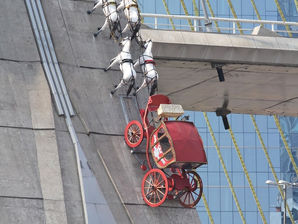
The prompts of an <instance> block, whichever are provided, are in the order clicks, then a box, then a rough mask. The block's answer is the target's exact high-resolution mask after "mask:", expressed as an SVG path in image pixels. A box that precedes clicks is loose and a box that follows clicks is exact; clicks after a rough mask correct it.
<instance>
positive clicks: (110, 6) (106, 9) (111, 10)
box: [87, 0, 121, 39]
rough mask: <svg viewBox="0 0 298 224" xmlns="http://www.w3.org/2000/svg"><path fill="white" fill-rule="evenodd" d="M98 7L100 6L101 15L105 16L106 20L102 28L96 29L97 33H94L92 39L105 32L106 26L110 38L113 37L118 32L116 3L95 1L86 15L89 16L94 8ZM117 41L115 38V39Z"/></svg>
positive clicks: (107, 0) (109, 0) (118, 21)
mask: <svg viewBox="0 0 298 224" xmlns="http://www.w3.org/2000/svg"><path fill="white" fill-rule="evenodd" d="M99 6H102V10H103V13H104V14H105V16H106V20H105V22H104V24H103V26H102V27H98V31H97V32H96V33H94V34H93V35H94V37H97V35H98V34H99V33H100V32H101V31H103V30H105V29H106V28H107V26H109V27H110V30H111V36H112V35H115V32H116V31H117V29H118V31H119V32H121V31H120V19H119V15H118V11H117V2H116V0H96V1H95V3H94V7H93V8H92V9H91V10H88V11H87V13H88V14H89V15H90V14H91V13H93V12H94V10H95V9H96V8H98V7H99ZM115 38H116V39H118V38H117V37H115Z"/></svg>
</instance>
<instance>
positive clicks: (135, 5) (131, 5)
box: [125, 4, 139, 10]
mask: <svg viewBox="0 0 298 224" xmlns="http://www.w3.org/2000/svg"><path fill="white" fill-rule="evenodd" d="M130 7H136V8H137V9H139V6H138V4H130V5H127V6H125V8H126V9H127V10H129V8H130Z"/></svg>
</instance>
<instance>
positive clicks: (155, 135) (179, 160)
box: [125, 95, 207, 208]
mask: <svg viewBox="0 0 298 224" xmlns="http://www.w3.org/2000/svg"><path fill="white" fill-rule="evenodd" d="M161 105H169V106H168V107H164V108H171V105H172V106H173V104H171V102H170V100H169V98H168V97H167V96H164V95H153V96H150V97H149V99H148V103H147V106H146V108H145V110H144V109H141V110H140V114H141V117H142V124H141V123H140V122H139V121H136V120H134V121H131V122H130V123H129V124H128V125H127V127H126V129H125V141H126V143H127V145H128V146H130V147H131V148H134V147H138V146H139V145H140V144H141V142H142V140H143V139H146V160H147V166H148V168H149V171H148V172H147V173H146V174H145V176H144V178H143V182H142V195H143V199H144V201H145V202H146V203H147V204H148V205H149V206H151V207H157V206H160V205H161V204H162V203H163V202H164V201H165V199H166V198H168V199H175V198H177V199H179V202H180V204H181V205H182V206H184V207H188V208H191V207H193V206H195V205H196V204H197V203H198V202H199V200H200V198H201V196H202V190H203V184H202V180H201V178H200V176H199V175H198V174H197V173H196V172H195V171H194V169H196V168H198V167H199V166H201V165H203V164H207V158H206V154H205V151H204V146H203V142H202V139H201V137H200V135H199V133H198V131H197V128H196V127H195V125H194V124H193V123H192V122H188V121H183V120H178V117H179V116H180V115H181V114H183V112H184V111H183V109H182V111H183V112H182V113H181V111H179V110H177V111H178V112H177V111H175V110H174V112H169V111H163V112H162V113H159V112H160V111H158V110H160V109H161V108H162V107H161ZM180 107H181V106H180ZM178 108H179V107H178ZM181 108H182V107H181ZM157 112H158V113H157ZM154 114H155V115H154ZM171 116H173V117H176V119H174V120H171V119H170V117H171ZM132 127H134V128H132ZM132 151H133V150H132ZM151 158H152V159H151ZM152 160H153V163H152ZM166 169H168V171H167V172H164V171H165V170H166Z"/></svg>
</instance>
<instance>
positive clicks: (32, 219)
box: [0, 0, 81, 224]
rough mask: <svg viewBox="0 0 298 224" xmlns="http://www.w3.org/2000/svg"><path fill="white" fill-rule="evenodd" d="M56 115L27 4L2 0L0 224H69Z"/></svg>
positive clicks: (0, 28)
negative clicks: (56, 131) (56, 130)
mask: <svg viewBox="0 0 298 224" xmlns="http://www.w3.org/2000/svg"><path fill="white" fill-rule="evenodd" d="M53 112H54V111H53V108H52V100H51V94H50V91H49V88H48V84H47V80H46V78H45V74H44V71H43V68H42V66H41V63H40V57H39V54H38V51H37V48H36V44H35V39H34V36H33V33H32V29H31V25H30V21H29V18H28V15H27V10H26V6H25V3H24V1H22V0H16V1H13V2H12V1H8V0H4V1H1V3H0V117H1V119H0V132H1V135H0V138H1V139H0V144H1V150H0V155H1V162H0V188H1V193H0V215H1V219H0V223H1V224H7V223H32V224H35V223H36V224H39V223H49V224H58V223H59V224H60V223H68V220H67V215H66V208H65V198H64V194H67V193H68V189H66V190H65V189H64V188H63V182H64V180H63V178H62V175H61V172H62V169H61V167H60V158H59V156H58V146H57V140H56V133H55V124H54V114H53ZM61 153H62V154H64V152H63V151H62V152H61ZM74 165H75V164H74ZM68 166H69V167H71V169H74V167H75V166H73V165H71V164H69V165H68ZM74 176H75V177H76V178H77V174H76V173H75V174H74ZM80 200H81V199H80V198H79V199H78V201H79V204H81V201H80ZM66 204H68V202H67V203H66ZM80 209H81V207H80Z"/></svg>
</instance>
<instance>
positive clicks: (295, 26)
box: [141, 13, 298, 34]
mask: <svg viewBox="0 0 298 224" xmlns="http://www.w3.org/2000/svg"><path fill="white" fill-rule="evenodd" d="M141 16H142V17H143V18H144V24H145V25H149V26H151V27H152V28H154V29H165V28H167V27H169V25H170V23H160V22H159V21H158V20H159V19H169V20H178V21H179V20H180V21H189V20H190V21H192V23H193V27H194V31H205V26H200V25H199V24H200V23H199V21H202V22H203V24H204V22H205V17H203V16H185V15H165V14H153V13H141ZM145 18H152V19H153V22H147V21H146V20H145ZM209 20H210V21H212V22H217V23H220V25H221V26H219V28H220V30H221V31H223V32H224V31H226V32H228V33H233V34H236V33H238V32H240V31H239V29H238V28H237V24H251V25H256V26H257V25H267V26H266V28H268V29H270V30H272V31H274V32H278V33H287V32H288V31H287V30H281V29H277V26H278V25H282V26H288V27H290V28H292V30H291V32H292V33H298V23H297V22H283V21H273V20H254V19H234V18H221V17H209ZM163 27H164V28H163ZM175 27H176V29H177V28H180V30H190V29H191V27H190V26H189V25H186V23H185V24H180V23H177V22H176V23H175ZM253 27H254V26H253ZM241 30H242V31H252V30H253V28H241ZM237 31H238V32H237ZM212 32H217V28H216V27H212ZM245 34H247V33H245Z"/></svg>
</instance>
